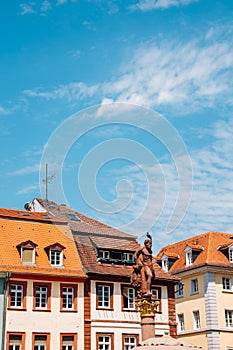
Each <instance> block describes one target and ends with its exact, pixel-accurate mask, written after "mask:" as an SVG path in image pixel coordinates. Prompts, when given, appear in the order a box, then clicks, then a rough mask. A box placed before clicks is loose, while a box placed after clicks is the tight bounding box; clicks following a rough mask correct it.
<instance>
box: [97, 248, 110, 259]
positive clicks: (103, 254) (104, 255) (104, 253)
mask: <svg viewBox="0 0 233 350" xmlns="http://www.w3.org/2000/svg"><path fill="white" fill-rule="evenodd" d="M99 258H100V259H110V252H109V251H108V250H100V251H99Z"/></svg>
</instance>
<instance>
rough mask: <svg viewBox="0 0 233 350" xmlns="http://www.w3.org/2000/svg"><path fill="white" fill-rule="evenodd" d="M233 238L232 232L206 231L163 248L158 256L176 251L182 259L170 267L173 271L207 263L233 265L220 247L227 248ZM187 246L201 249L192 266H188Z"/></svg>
mask: <svg viewBox="0 0 233 350" xmlns="http://www.w3.org/2000/svg"><path fill="white" fill-rule="evenodd" d="M232 238H233V236H232V234H229V233H224V232H206V233H204V234H201V235H199V236H195V237H192V238H189V239H186V240H183V241H181V242H177V243H174V244H171V245H168V246H166V247H164V248H162V249H161V250H160V252H159V253H158V255H157V257H156V258H157V260H160V259H161V257H162V255H163V254H166V255H168V256H169V254H170V253H171V252H172V253H173V254H174V253H175V254H177V255H180V259H177V260H176V261H175V262H174V264H173V265H172V267H171V268H170V270H169V271H170V272H171V273H174V272H178V271H181V270H188V269H192V268H194V267H197V266H202V265H205V264H209V265H214V266H226V267H227V266H230V267H232V264H231V263H230V262H229V260H228V258H227V257H226V256H225V255H224V254H223V253H222V251H221V249H220V248H221V247H222V248H223V249H224V247H225V248H227V247H228V246H230V245H231V244H233V239H232ZM194 243H196V244H194ZM187 246H189V247H191V248H192V249H194V250H195V247H198V249H196V250H200V253H199V254H198V256H197V258H196V260H195V261H194V262H193V264H192V265H190V266H186V257H185V253H184V250H185V248H186V247H187ZM200 248H201V249H200Z"/></svg>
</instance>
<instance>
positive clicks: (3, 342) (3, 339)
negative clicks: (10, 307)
mask: <svg viewBox="0 0 233 350" xmlns="http://www.w3.org/2000/svg"><path fill="white" fill-rule="evenodd" d="M10 276H11V273H10V272H7V274H6V278H5V283H4V301H3V317H2V346H1V350H4V349H5V338H6V337H5V335H6V334H5V333H6V311H7V297H8V281H9V279H10Z"/></svg>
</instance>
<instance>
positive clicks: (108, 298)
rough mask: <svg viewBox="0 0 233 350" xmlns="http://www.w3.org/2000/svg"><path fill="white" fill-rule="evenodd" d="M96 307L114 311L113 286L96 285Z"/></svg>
mask: <svg viewBox="0 0 233 350" xmlns="http://www.w3.org/2000/svg"><path fill="white" fill-rule="evenodd" d="M96 298H97V302H96V306H97V308H99V309H113V284H106V283H96Z"/></svg>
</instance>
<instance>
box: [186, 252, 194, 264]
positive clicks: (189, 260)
mask: <svg viewBox="0 0 233 350" xmlns="http://www.w3.org/2000/svg"><path fill="white" fill-rule="evenodd" d="M192 263H193V255H192V249H189V250H188V251H186V265H187V266H189V265H192Z"/></svg>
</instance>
